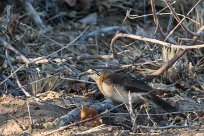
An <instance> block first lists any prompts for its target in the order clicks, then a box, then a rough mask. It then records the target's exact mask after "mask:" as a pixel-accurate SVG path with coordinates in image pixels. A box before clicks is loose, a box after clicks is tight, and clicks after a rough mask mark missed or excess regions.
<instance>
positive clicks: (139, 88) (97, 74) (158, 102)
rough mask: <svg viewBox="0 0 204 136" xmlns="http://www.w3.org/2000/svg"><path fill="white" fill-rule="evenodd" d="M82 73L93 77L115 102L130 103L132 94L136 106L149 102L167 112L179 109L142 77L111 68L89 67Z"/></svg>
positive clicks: (104, 93)
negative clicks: (159, 94) (157, 93)
mask: <svg viewBox="0 0 204 136" xmlns="http://www.w3.org/2000/svg"><path fill="white" fill-rule="evenodd" d="M80 75H87V76H88V77H90V78H91V79H93V80H94V81H95V82H96V84H97V86H98V88H99V90H100V91H101V93H102V94H103V95H104V96H105V97H107V98H109V99H111V100H112V101H113V102H114V103H119V104H120V103H125V104H129V103H130V96H131V103H132V105H134V107H139V106H141V105H143V104H145V103H147V104H152V105H154V106H156V107H159V108H160V109H163V110H164V111H167V112H175V111H177V109H176V108H175V107H174V106H172V105H171V104H170V103H168V102H167V101H165V100H163V99H162V98H160V97H159V96H157V95H156V93H155V91H154V90H153V88H152V87H150V86H149V85H148V84H147V83H146V82H144V81H143V80H141V79H137V78H134V77H131V76H130V75H126V74H120V73H116V72H113V71H111V70H109V69H105V70H102V71H96V70H94V69H89V70H87V71H85V72H82V73H81V74H80Z"/></svg>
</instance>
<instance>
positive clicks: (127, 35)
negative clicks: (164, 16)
mask: <svg viewBox="0 0 204 136" xmlns="http://www.w3.org/2000/svg"><path fill="white" fill-rule="evenodd" d="M119 38H130V39H135V40H140V41H146V42H151V43H155V44H159V45H162V46H165V47H169V48H177V49H182V50H188V49H199V48H203V47H204V44H200V45H192V46H186V45H176V44H170V43H167V42H163V41H160V40H157V39H152V38H147V37H143V36H137V35H133V34H124V33H119V34H116V35H115V37H114V38H113V39H112V40H111V44H110V47H111V50H112V52H113V56H114V58H116V57H117V53H116V51H115V48H114V44H115V41H116V40H117V39H119Z"/></svg>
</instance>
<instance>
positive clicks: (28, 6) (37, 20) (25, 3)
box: [21, 0, 45, 28]
mask: <svg viewBox="0 0 204 136" xmlns="http://www.w3.org/2000/svg"><path fill="white" fill-rule="evenodd" d="M21 4H22V6H23V7H24V9H25V10H26V11H27V12H28V13H29V16H30V17H31V18H32V20H33V22H34V23H35V25H36V26H37V27H39V28H44V27H45V25H44V24H43V21H42V20H41V18H40V16H39V14H38V12H37V11H36V10H35V9H34V8H33V6H32V4H31V3H30V2H29V1H28V0H21Z"/></svg>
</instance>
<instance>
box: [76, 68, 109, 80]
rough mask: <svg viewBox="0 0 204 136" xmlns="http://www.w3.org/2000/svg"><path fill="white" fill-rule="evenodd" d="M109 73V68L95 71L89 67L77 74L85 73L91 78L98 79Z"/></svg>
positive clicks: (82, 74)
mask: <svg viewBox="0 0 204 136" xmlns="http://www.w3.org/2000/svg"><path fill="white" fill-rule="evenodd" d="M111 73H112V72H111V71H109V70H103V71H96V70H94V69H89V70H87V71H85V72H82V73H80V74H79V76H84V75H87V76H88V77H90V78H92V79H93V80H95V81H98V80H99V79H100V78H101V77H102V76H103V77H106V76H108V75H110V74H111ZM103 77H102V78H103Z"/></svg>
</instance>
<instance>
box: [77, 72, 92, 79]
mask: <svg viewBox="0 0 204 136" xmlns="http://www.w3.org/2000/svg"><path fill="white" fill-rule="evenodd" d="M86 75H90V72H89V71H84V72H82V73H80V74H79V75H78V76H79V78H81V77H82V76H86Z"/></svg>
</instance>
